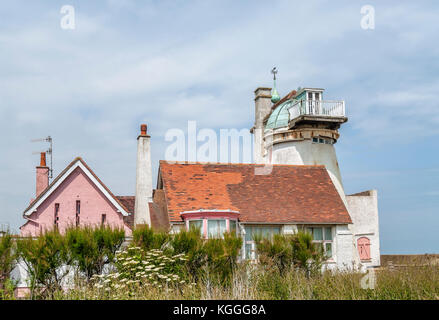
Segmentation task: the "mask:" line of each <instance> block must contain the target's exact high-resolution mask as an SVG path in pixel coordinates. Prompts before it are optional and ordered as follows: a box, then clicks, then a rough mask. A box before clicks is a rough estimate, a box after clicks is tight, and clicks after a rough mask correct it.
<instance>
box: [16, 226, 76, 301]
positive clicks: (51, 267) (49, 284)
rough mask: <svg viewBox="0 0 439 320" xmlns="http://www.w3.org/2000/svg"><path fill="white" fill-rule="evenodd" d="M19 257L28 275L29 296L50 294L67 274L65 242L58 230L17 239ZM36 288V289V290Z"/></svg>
mask: <svg viewBox="0 0 439 320" xmlns="http://www.w3.org/2000/svg"><path fill="white" fill-rule="evenodd" d="M17 250H18V253H19V255H20V258H21V259H22V260H23V262H24V263H25V265H26V269H27V272H28V274H29V277H30V289H31V298H34V295H35V294H36V293H37V294H42V295H43V296H46V295H48V296H52V295H53V293H54V292H55V291H56V290H59V289H61V281H62V279H63V278H64V277H65V276H66V275H67V273H68V271H69V270H68V268H67V267H64V268H61V267H63V266H68V265H69V264H70V262H71V260H70V255H69V250H68V247H67V242H66V240H65V238H64V237H63V236H62V235H61V234H60V233H59V232H58V230H52V231H47V232H45V233H44V234H41V235H40V236H38V237H37V238H36V239H33V238H32V237H26V238H23V239H20V240H19V241H17ZM36 288H39V289H41V290H38V292H36V291H35V290H36Z"/></svg>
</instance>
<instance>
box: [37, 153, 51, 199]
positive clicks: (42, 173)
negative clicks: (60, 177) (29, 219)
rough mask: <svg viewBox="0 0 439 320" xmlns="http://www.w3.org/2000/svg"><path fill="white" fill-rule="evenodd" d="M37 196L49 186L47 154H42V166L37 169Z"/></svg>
mask: <svg viewBox="0 0 439 320" xmlns="http://www.w3.org/2000/svg"><path fill="white" fill-rule="evenodd" d="M36 185H37V188H36V196H37V197H38V196H39V195H40V194H41V192H43V191H44V190H46V188H47V187H48V186H49V167H48V166H47V165H46V153H45V152H41V159H40V165H39V166H38V167H37V183H36Z"/></svg>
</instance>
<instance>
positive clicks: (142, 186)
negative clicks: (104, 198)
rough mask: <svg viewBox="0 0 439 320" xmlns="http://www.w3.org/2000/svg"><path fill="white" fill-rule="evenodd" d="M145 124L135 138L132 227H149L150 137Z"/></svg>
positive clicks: (150, 191)
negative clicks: (134, 197)
mask: <svg viewBox="0 0 439 320" xmlns="http://www.w3.org/2000/svg"><path fill="white" fill-rule="evenodd" d="M146 129H147V127H146V124H142V125H141V126H140V135H139V136H138V137H137V168H136V199H135V204H134V226H136V225H138V224H147V225H148V226H150V227H151V216H150V213H149V202H152V173H151V142H150V140H151V137H150V136H149V135H148V134H147V133H146Z"/></svg>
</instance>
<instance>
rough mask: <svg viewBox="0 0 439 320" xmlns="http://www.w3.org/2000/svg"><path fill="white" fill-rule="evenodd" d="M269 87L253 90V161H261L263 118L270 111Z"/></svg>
mask: <svg viewBox="0 0 439 320" xmlns="http://www.w3.org/2000/svg"><path fill="white" fill-rule="evenodd" d="M272 105H273V104H272V102H271V88H261V87H259V88H257V89H256V90H255V126H254V131H253V133H254V135H255V138H254V146H253V150H254V153H253V161H254V162H255V163H263V159H262V157H263V152H264V141H263V131H264V128H263V127H264V125H263V121H264V118H265V117H266V116H267V115H268V114H269V113H270V111H271V106H272Z"/></svg>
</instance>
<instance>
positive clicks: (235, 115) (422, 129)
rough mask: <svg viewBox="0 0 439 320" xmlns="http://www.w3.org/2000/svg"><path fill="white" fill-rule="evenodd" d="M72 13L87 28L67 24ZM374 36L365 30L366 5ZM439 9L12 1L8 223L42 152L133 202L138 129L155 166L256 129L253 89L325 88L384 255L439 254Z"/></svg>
mask: <svg viewBox="0 0 439 320" xmlns="http://www.w3.org/2000/svg"><path fill="white" fill-rule="evenodd" d="M65 4H69V5H73V6H74V8H75V13H76V29H75V30H63V29H61V28H60V19H61V17H62V15H61V14H60V8H61V7H62V6H63V5H65ZM368 4H369V5H373V6H374V8H375V29H374V30H363V29H362V28H361V27H360V20H361V17H362V15H361V13H360V9H361V7H362V6H363V5H368ZM438 16H439V4H438V3H437V2H435V1H416V2H414V1H385V2H384V1H337V2H335V1H300V2H299V1H119V0H112V1H93V2H92V1H78V0H76V1H74V0H71V1H69V2H65V1H32V2H30V1H9V2H5V3H2V5H1V7H0V70H1V71H0V132H1V137H2V139H0V149H1V157H0V166H1V168H2V170H1V171H0V208H1V212H0V221H1V222H8V223H9V224H10V225H11V227H12V228H13V229H18V227H19V226H20V225H21V224H22V223H23V220H22V218H21V215H22V212H23V209H24V208H25V207H26V206H27V204H28V203H29V200H30V198H31V197H32V196H34V192H35V165H36V164H37V163H38V156H37V155H32V151H39V150H43V149H44V144H35V143H33V144H32V143H30V140H31V139H33V138H39V137H45V136H47V135H49V134H50V135H52V137H53V138H54V169H55V174H57V173H59V172H60V171H61V170H62V169H63V168H64V167H65V166H66V165H67V164H68V163H69V162H70V161H72V160H73V158H74V157H76V156H82V157H83V158H84V159H85V160H86V161H87V163H88V164H89V165H90V166H91V167H92V168H93V169H94V171H95V172H96V173H97V174H98V175H99V176H100V177H101V178H102V180H103V181H104V182H105V183H106V184H107V185H108V186H109V187H110V188H111V189H112V191H113V192H114V193H115V194H120V195H128V194H134V182H135V158H136V135H137V133H138V127H139V124H140V123H142V122H145V123H148V125H149V132H150V133H151V135H152V138H153V139H152V148H153V156H152V158H153V162H154V172H156V169H157V162H158V160H159V159H163V157H164V152H165V147H166V146H167V145H168V143H167V142H165V141H164V133H165V132H166V130H167V129H169V128H181V129H185V128H186V126H187V121H188V120H196V121H197V126H198V128H213V129H215V130H218V129H220V128H237V129H241V128H250V127H251V126H252V125H253V119H254V114H253V110H254V104H253V90H254V89H255V88H256V87H258V86H271V75H270V73H269V71H270V69H271V68H272V67H273V66H277V67H278V69H279V74H278V91H279V93H280V94H281V95H285V94H287V93H288V92H289V91H291V90H292V89H296V88H297V87H298V86H301V87H305V86H308V87H314V86H315V87H322V88H325V89H326V91H325V97H326V98H327V99H334V100H337V99H343V100H345V101H346V108H347V114H348V116H349V122H348V123H347V124H345V125H344V126H343V128H342V129H341V138H340V139H339V141H338V143H337V144H336V149H337V154H338V161H339V164H340V168H341V173H342V178H343V183H344V186H345V189H346V192H347V193H354V192H359V191H363V190H366V189H372V188H373V189H377V190H378V196H379V210H380V232H381V249H382V253H427V252H428V253H438V252H439V232H437V229H438V226H439V210H438V208H439V183H438V181H439V161H438V156H439V151H438V150H439V139H438V138H439V112H438V107H439V105H438V104H439V103H438V101H439V78H438V76H437V75H438V74H439V60H438V59H437V57H438V56H439V46H438V44H437V34H438V33H439V23H438V22H437V17H438Z"/></svg>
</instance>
